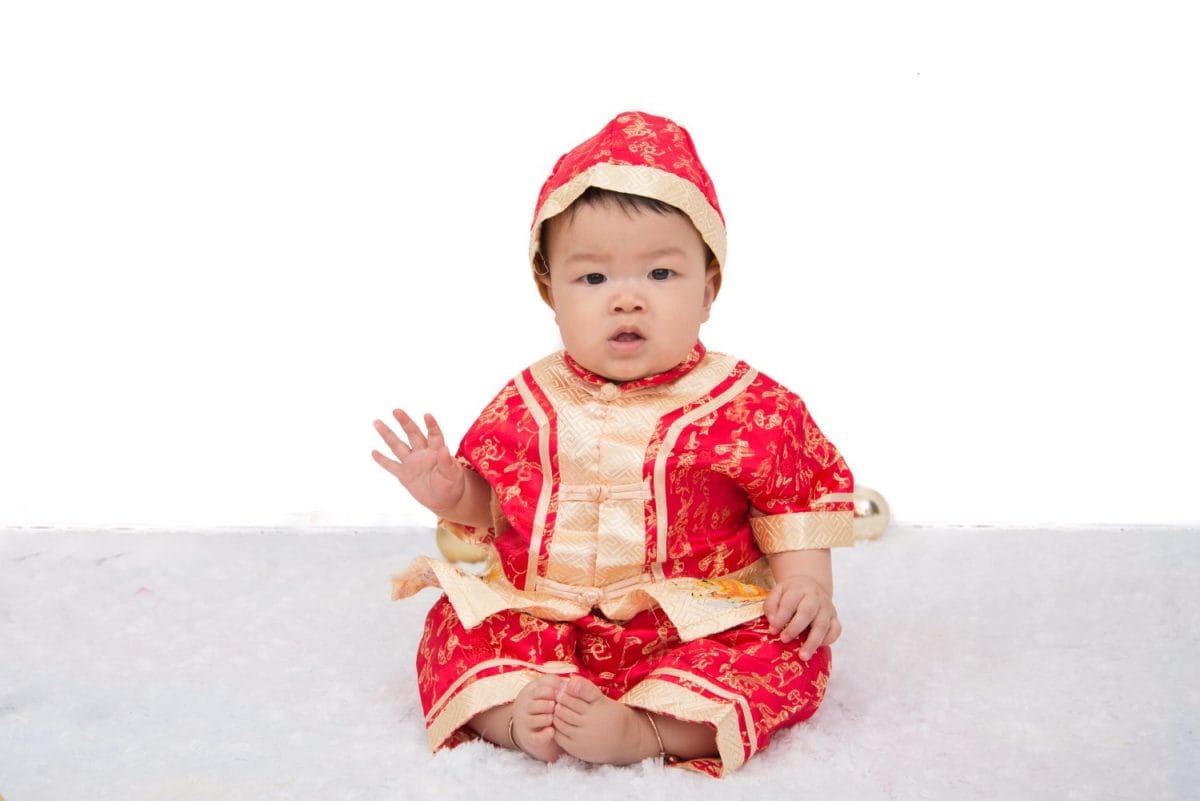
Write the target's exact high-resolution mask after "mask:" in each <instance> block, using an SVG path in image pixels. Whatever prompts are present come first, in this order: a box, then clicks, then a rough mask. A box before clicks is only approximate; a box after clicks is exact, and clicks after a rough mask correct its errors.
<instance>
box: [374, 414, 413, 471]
mask: <svg viewBox="0 0 1200 801" xmlns="http://www.w3.org/2000/svg"><path fill="white" fill-rule="evenodd" d="M375 430H376V431H377V432H378V433H379V436H381V437H383V441H384V442H385V443H387V446H388V448H389V449H390V450H391V451H392V453H394V454H396V458H397V459H401V460H403V459H405V458H406V457H407V456H408V455H409V454H410V453H412V448H410V447H408V446H407V445H405V444H404V441H403V440H401V439H400V438H399V437H397V436H396V433H395V432H394V431H392V429H390V428H388V427H387V425H386V424H384V422H383V421H382V420H376V421H375ZM380 455H381V456H382V454H380ZM375 461H377V462H379V459H378V458H376V459H375ZM388 461H391V460H390V459H389V460H388ZM379 463H380V464H381V465H383V462H379ZM385 467H386V465H385Z"/></svg>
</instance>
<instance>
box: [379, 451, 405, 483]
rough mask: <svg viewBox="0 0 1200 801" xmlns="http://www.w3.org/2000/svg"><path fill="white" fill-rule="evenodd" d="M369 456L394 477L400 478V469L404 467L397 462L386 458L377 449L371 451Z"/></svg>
mask: <svg viewBox="0 0 1200 801" xmlns="http://www.w3.org/2000/svg"><path fill="white" fill-rule="evenodd" d="M371 458H372V459H374V460H375V463H376V464H377V465H379V466H380V467H382V468H383V469H384V470H386V471H388V472H389V473H391V474H392V475H393V476H395V477H396V478H400V471H401V470H403V469H404V468H403V466H402V465H401V464H400V463H399V462H397V461H394V460H392V459H389V458H387V457H386V456H384V455H383V454H382V453H380V452H379V451H371Z"/></svg>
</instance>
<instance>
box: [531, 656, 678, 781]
mask: <svg viewBox="0 0 1200 801" xmlns="http://www.w3.org/2000/svg"><path fill="white" fill-rule="evenodd" d="M553 731H554V741H555V742H556V743H557V744H558V745H559V746H560V747H561V748H562V750H564V751H566V752H567V753H568V754H570V755H571V756H573V757H576V758H578V759H582V760H583V761H584V762H598V763H603V764H606V765H631V764H633V763H634V762H641V761H642V760H643V759H649V758H650V757H652V756H657V755H658V739H657V738H656V737H655V736H654V732H653V730H652V729H651V728H650V723H649V721H647V720H646V716H645V715H644V714H642V713H641V712H639V711H637V710H635V709H632V708H631V707H627V706H625V705H624V704H622V703H621V702H619V701H614V700H612V699H611V698H609V697H608V696H606V695H605V694H604V693H602V692H600V688H599V687H597V686H596V685H595V684H592V683H591V682H590V681H588V680H587V679H585V678H583V677H582V676H572V677H571V678H570V679H568V680H567V681H566V682H565V683H564V684H563V686H562V688H561V689H560V690H559V691H558V705H557V706H556V707H555V708H554V728H553Z"/></svg>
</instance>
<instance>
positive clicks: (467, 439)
mask: <svg viewBox="0 0 1200 801" xmlns="http://www.w3.org/2000/svg"><path fill="white" fill-rule="evenodd" d="M527 418H528V415H527V413H525V411H524V407H523V405H522V403H521V399H520V396H519V393H518V392H517V389H516V385H515V383H514V382H511V381H510V382H509V383H508V384H507V385H505V387H504V388H503V389H502V390H501V391H500V392H499V393H498V394H497V395H496V397H495V398H493V399H492V401H491V402H490V403H489V404H488V405H487V406H486V407H485V408H484V410H483V411H482V412H481V413H480V415H479V417H478V418H477V419H476V420H475V422H474V423H472V424H471V427H470V428H469V429H468V430H467V433H466V434H464V435H463V439H462V442H461V443H460V444H459V446H458V452H457V454H456V458H457V459H458V461H459V463H460V464H462V465H463V467H465V468H466V469H468V470H472V471H474V472H476V473H478V474H479V475H480V476H481V477H482V478H483V480H484V481H486V482H487V483H488V487H489V488H490V490H491V492H490V495H489V498H488V509H489V512H490V514H491V518H492V525H491V526H489V527H488V528H475V527H473V526H465V525H462V524H460V523H454V522H451V521H448V520H444V519H443V520H439V521H438V522H439V524H440V525H442V526H443V527H445V528H446V529H447V530H448V531H450V532H451V533H452V534H454V535H455V536H456V537H458V538H459V539H462V540H466V541H467V542H474V543H486V542H489V541H491V540H494V539H495V538H496V537H497V536H498V535H500V534H503V533H504V532H505V531H507V530H508V529H509V528H510V525H509V522H508V518H507V516H506V513H505V509H504V505H505V503H506V502H507V503H508V504H509V506H514V504H515V505H516V506H515V507H514V508H517V507H519V505H520V503H521V497H520V496H521V491H522V489H523V488H522V487H521V486H519V485H518V484H517V483H516V482H517V481H518V480H519V478H520V476H522V475H523V474H524V471H521V470H514V469H513V466H514V464H515V463H517V462H519V461H520V459H521V456H520V455H521V454H522V453H523V452H525V450H526V449H524V448H522V447H521V444H520V439H521V437H522V436H524V429H526V428H527V427H528V423H527Z"/></svg>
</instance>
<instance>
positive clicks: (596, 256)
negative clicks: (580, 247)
mask: <svg viewBox="0 0 1200 801" xmlns="http://www.w3.org/2000/svg"><path fill="white" fill-rule="evenodd" d="M577 261H582V262H589V263H592V262H594V263H598V264H605V263H607V262H608V259H607V258H606V257H605V256H603V255H602V254H600V253H589V252H587V251H584V252H582V253H572V254H571V255H570V256H567V257H566V258H565V259H563V262H564V263H566V264H573V263H575V262H577Z"/></svg>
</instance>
